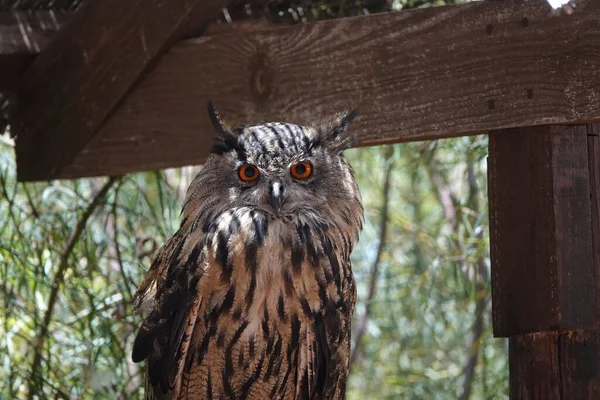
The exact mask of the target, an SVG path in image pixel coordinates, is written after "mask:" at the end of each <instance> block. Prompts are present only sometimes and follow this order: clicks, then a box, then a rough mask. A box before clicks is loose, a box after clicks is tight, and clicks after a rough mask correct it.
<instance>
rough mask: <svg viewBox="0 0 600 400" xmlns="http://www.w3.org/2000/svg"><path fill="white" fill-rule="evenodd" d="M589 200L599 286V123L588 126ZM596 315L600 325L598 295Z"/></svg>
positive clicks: (598, 284) (599, 285) (597, 285)
mask: <svg viewBox="0 0 600 400" xmlns="http://www.w3.org/2000/svg"><path fill="white" fill-rule="evenodd" d="M588 162H589V169H590V189H591V196H590V202H591V206H592V244H593V246H594V248H593V257H594V258H593V260H594V270H595V271H596V287H599V288H600V125H589V126H588ZM596 316H597V320H598V326H599V327H600V296H597V297H596Z"/></svg>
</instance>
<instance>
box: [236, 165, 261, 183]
mask: <svg viewBox="0 0 600 400" xmlns="http://www.w3.org/2000/svg"><path fill="white" fill-rule="evenodd" d="M238 175H239V176H240V179H241V180H243V181H244V182H252V181H253V180H255V179H256V178H258V175H259V173H258V168H256V167H255V166H254V165H242V166H241V167H240V168H239V169H238Z"/></svg>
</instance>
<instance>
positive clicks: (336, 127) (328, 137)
mask: <svg viewBox="0 0 600 400" xmlns="http://www.w3.org/2000/svg"><path fill="white" fill-rule="evenodd" d="M357 115H358V110H357V109H354V110H348V111H344V112H342V113H339V114H336V115H334V116H333V117H332V118H329V119H328V120H327V121H325V122H324V123H323V124H321V125H320V126H319V127H317V139H316V143H315V144H317V145H322V146H325V147H327V148H328V149H329V150H331V151H333V152H335V153H337V154H342V153H343V152H344V150H346V149H348V148H350V147H351V146H352V144H353V142H354V138H353V137H352V136H350V135H349V134H348V125H350V123H351V122H352V121H353V120H354V119H355V118H356V116H357Z"/></svg>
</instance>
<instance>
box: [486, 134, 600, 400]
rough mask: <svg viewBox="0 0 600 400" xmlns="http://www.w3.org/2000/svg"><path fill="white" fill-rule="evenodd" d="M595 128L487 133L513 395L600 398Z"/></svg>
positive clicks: (499, 294) (499, 313) (497, 322)
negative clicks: (488, 134)
mask: <svg viewBox="0 0 600 400" xmlns="http://www.w3.org/2000/svg"><path fill="white" fill-rule="evenodd" d="M597 132H598V129H597V127H596V126H592V125H587V126H586V125H574V126H556V125H555V126H541V127H535V128H520V129H512V130H505V131H499V132H494V133H492V134H490V155H489V199H490V241H491V259H492V304H493V306H492V309H493V324H494V334H495V335H496V336H499V337H509V338H510V341H509V342H510V345H509V346H510V394H511V399H513V400H521V399H523V400H525V399H528V400H529V399H532V400H533V399H540V400H555V399H556V400H558V399H589V400H592V399H599V398H600V331H599V330H598V327H599V324H598V321H599V318H598V317H599V310H600V307H599V304H600V301H599V294H600V290H599V288H600V268H599V257H600V256H599V252H600V243H599V241H598V238H599V237H600V232H599V225H600V220H599V216H598V215H599V212H598V196H599V190H600V182H599V176H598V173H599V171H600V167H599V165H600V158H599V157H598V155H599V153H598V150H599V147H598V136H597Z"/></svg>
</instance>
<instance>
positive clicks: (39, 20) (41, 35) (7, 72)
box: [0, 11, 73, 91]
mask: <svg viewBox="0 0 600 400" xmlns="http://www.w3.org/2000/svg"><path fill="white" fill-rule="evenodd" d="M72 16H73V13H72V12H60V11H2V12H0V91H1V90H13V89H15V88H16V87H17V84H18V82H19V80H20V78H21V74H22V73H23V71H24V70H25V67H26V66H27V65H29V64H30V63H31V62H32V61H33V59H34V58H35V56H36V55H37V54H38V53H39V51H40V50H41V49H43V48H45V47H46V45H47V43H48V42H49V40H50V39H51V38H53V37H55V35H56V34H57V32H58V31H59V30H60V29H61V28H63V27H64V26H65V25H66V24H67V22H68V21H70V19H71V18H72Z"/></svg>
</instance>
